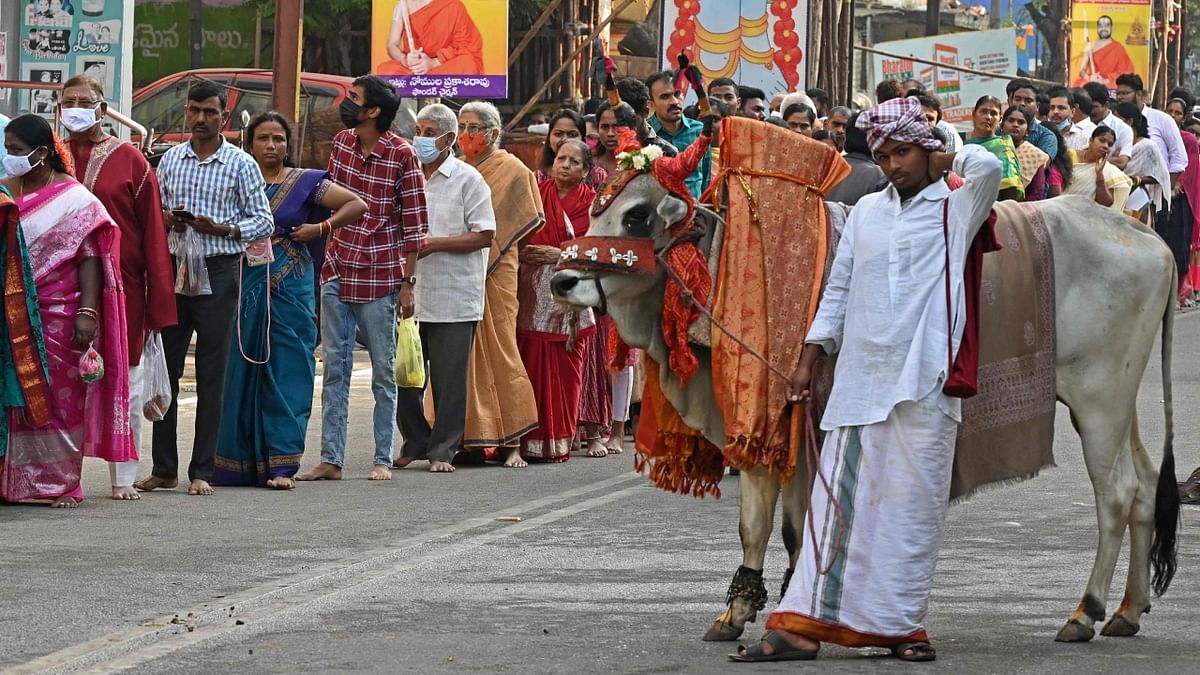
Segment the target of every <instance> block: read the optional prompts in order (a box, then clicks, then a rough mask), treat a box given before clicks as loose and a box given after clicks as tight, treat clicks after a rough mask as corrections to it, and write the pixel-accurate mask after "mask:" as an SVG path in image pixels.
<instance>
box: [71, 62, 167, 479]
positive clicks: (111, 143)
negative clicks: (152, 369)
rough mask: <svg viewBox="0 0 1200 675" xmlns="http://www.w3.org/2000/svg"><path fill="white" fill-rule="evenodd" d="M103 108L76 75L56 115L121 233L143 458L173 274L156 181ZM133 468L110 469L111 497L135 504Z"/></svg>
mask: <svg viewBox="0 0 1200 675" xmlns="http://www.w3.org/2000/svg"><path fill="white" fill-rule="evenodd" d="M107 111H108V105H107V104H106V103H105V102H104V88H103V86H102V85H101V84H100V81H99V80H97V79H96V78H94V77H91V76H89V75H78V76H76V77H73V78H71V79H69V80H67V82H66V84H64V85H63V91H62V98H60V99H59V114H60V117H61V119H62V122H63V125H64V126H66V127H67V129H69V130H70V131H71V137H70V139H69V140H68V141H67V147H68V148H69V149H70V151H71V158H72V159H73V160H74V162H75V175H76V177H77V178H78V179H79V180H80V181H81V182H82V183H83V185H84V187H86V188H87V189H88V190H90V191H91V192H92V194H94V195H96V198H97V199H99V200H100V203H101V204H104V208H105V209H107V210H108V213H109V215H110V216H112V219H113V220H115V221H116V222H117V226H118V227H120V228H121V283H122V284H123V285H124V287H125V321H126V324H127V325H128V330H129V401H130V410H129V426H130V429H131V430H132V432H133V442H134V446H135V447H136V448H137V450H138V452H139V453H140V452H141V450H142V403H143V401H142V365H141V358H142V347H143V346H145V344H146V337H147V335H148V334H150V333H153V332H157V331H160V330H162V329H163V328H166V327H167V326H174V325H175V322H176V317H175V278H174V277H175V275H174V274H173V272H172V268H171V255H170V253H169V252H168V251H167V228H166V226H165V225H164V224H163V220H162V203H161V202H160V198H159V192H158V179H157V178H155V176H154V171H152V170H151V169H150V163H149V162H147V161H146V158H145V157H144V156H142V153H141V152H140V151H139V150H138V149H137V148H136V147H134V146H133V145H131V144H130V143H127V142H125V141H122V140H121V139H119V138H116V137H113V136H109V135H108V134H107V133H105V132H104V129H103V128H101V126H100V121H101V120H102V119H104V115H105V113H106V112H107ZM114 374H115V373H114ZM137 466H138V463H137V460H132V461H129V462H122V463H120V464H110V465H109V474H110V475H111V477H112V498H113V499H138V492H137V490H135V489H134V487H133V479H134V478H135V474H136V473H137Z"/></svg>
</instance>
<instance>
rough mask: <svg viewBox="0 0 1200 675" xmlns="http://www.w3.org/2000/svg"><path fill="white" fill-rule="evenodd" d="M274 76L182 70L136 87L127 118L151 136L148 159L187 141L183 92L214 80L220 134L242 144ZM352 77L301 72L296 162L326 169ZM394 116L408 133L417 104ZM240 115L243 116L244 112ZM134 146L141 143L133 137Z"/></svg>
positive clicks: (266, 105)
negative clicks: (219, 92) (221, 109)
mask: <svg viewBox="0 0 1200 675" xmlns="http://www.w3.org/2000/svg"><path fill="white" fill-rule="evenodd" d="M273 77H274V75H273V73H272V72H271V71H270V70H256V69H252V68H199V69H195V70H185V71H182V72H179V73H175V74H174V75H168V76H167V77H164V78H162V79H161V80H158V81H157V82H154V83H151V84H148V85H146V86H145V87H142V88H141V89H138V90H137V91H136V92H134V94H133V109H132V111H131V112H132V115H131V116H132V117H133V119H135V120H137V121H138V122H139V123H141V124H142V125H143V126H144V127H146V129H148V130H149V131H150V133H151V134H152V135H153V139H152V142H151V144H150V153H151V161H152V162H153V163H157V157H160V156H161V155H162V153H164V152H166V151H167V149H168V148H170V147H171V146H174V145H178V144H179V143H182V142H185V141H187V139H188V138H189V137H190V136H191V133H190V132H189V131H187V129H186V127H185V124H184V115H183V111H184V108H185V107H186V105H187V92H188V88H189V87H191V85H192V83H194V82H196V81H197V80H209V81H212V82H215V83H217V84H219V85H221V86H222V87H224V88H225V90H226V91H227V92H228V96H229V106H228V110H229V113H230V115H229V121H228V122H226V125H225V128H224V129H223V130H222V132H223V133H224V134H225V138H226V139H227V140H229V141H230V142H233V143H240V142H241V131H242V125H243V120H244V119H250V118H252V117H254V116H255V115H257V114H258V113H261V112H265V111H267V110H270V109H271V108H272V105H271V93H272V88H273ZM353 82H354V78H351V77H342V76H340V75H323V74H321V73H301V74H300V118H299V123H298V124H297V128H296V129H295V130H294V132H293V133H294V135H295V136H296V138H295V143H296V149H297V152H296V157H295V158H296V161H297V163H298V164H299V165H300V166H302V167H309V168H325V167H326V166H327V165H328V162H329V151H330V145H331V143H332V141H333V136H334V135H335V134H336V133H337V132H338V131H341V130H342V128H343V127H342V122H341V117H340V116H339V114H338V106H340V105H341V103H342V100H343V99H345V98H346V94H347V93H348V92H349V91H350V87H351V85H352V84H353ZM400 110H401V111H400V114H398V115H397V116H396V119H397V125H396V126H394V127H393V128H397V129H398V131H399V132H400V133H404V131H405V129H406V128H407V130H408V132H407V135H408V136H411V135H412V129H413V127H414V126H415V122H416V101H414V100H411V99H405V100H404V101H403V102H402V103H401V108H400ZM243 113H244V114H243ZM132 140H133V141H134V142H135V143H137V142H139V141H140V140H141V139H140V138H139V137H138V136H137V135H135V136H134V138H133V139H132Z"/></svg>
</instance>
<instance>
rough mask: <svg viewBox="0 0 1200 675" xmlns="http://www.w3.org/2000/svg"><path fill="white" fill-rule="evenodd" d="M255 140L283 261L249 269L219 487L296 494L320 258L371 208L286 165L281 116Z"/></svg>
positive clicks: (229, 384) (251, 133) (275, 246)
mask: <svg viewBox="0 0 1200 675" xmlns="http://www.w3.org/2000/svg"><path fill="white" fill-rule="evenodd" d="M246 137H247V138H249V139H250V142H251V153H252V154H253V155H254V159H255V160H257V161H258V165H259V168H260V169H261V170H262V173H263V177H264V178H265V179H266V182H267V198H268V199H270V200H271V211H272V213H274V215H275V233H274V236H273V237H272V238H271V244H272V252H273V254H274V258H275V259H274V261H272V262H270V263H268V264H265V265H258V266H249V265H247V262H246V261H243V262H242V290H241V303H240V306H239V307H238V317H237V324H236V328H235V330H234V332H233V341H234V344H233V348H232V349H231V351H230V357H229V366H228V368H227V369H226V375H225V403H224V405H225V410H224V414H223V415H222V416H221V432H220V435H219V436H218V440H217V458H216V472H215V474H214V475H213V483H214V484H215V485H257V486H259V487H270V488H275V489H277V490H290V489H292V488H294V487H296V483H295V481H294V480H293V476H295V475H296V471H297V470H298V469H299V468H300V459H301V457H302V456H303V455H304V444H305V439H306V437H307V435H308V419H309V416H310V414H311V413H312V398H313V383H314V379H315V377H316V363H315V361H314V359H313V351H314V350H315V349H316V346H317V314H316V292H315V287H314V284H313V275H314V274H316V271H315V270H314V267H313V257H314V252H315V251H316V250H318V249H317V246H318V245H319V244H320V243H321V242H322V241H323V239H324V237H326V236H328V235H329V233H330V232H332V231H333V230H335V229H337V228H338V227H341V226H342V225H346V224H349V223H352V222H354V221H355V220H358V219H359V218H361V217H362V214H364V213H366V210H367V205H366V204H365V203H363V201H362V200H361V199H359V198H358V197H357V196H355V195H354V194H353V193H352V192H350V191H349V190H346V189H345V188H343V187H340V186H338V185H335V184H334V183H332V182H331V181H330V180H329V176H328V174H326V173H325V172H324V171H318V170H313V169H294V168H290V167H287V166H284V160H285V159H286V158H287V152H288V148H289V147H290V144H291V129H290V127H289V126H288V124H287V121H286V120H284V119H283V117H282V116H280V115H279V114H278V113H274V112H267V113H263V114H261V115H259V116H258V117H256V118H255V119H254V120H252V121H251V122H250V125H249V126H247V127H246ZM330 212H332V215H330ZM268 287H269V289H270V291H269V293H268Z"/></svg>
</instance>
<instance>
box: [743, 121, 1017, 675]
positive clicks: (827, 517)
mask: <svg viewBox="0 0 1200 675" xmlns="http://www.w3.org/2000/svg"><path fill="white" fill-rule="evenodd" d="M857 126H858V127H859V128H860V129H863V130H864V131H866V133H867V139H868V143H869V144H870V147H871V149H872V152H873V153H874V155H875V158H876V160H877V161H878V162H879V165H880V167H881V168H882V169H883V171H884V173H885V174H886V175H887V177H888V180H889V181H890V182H891V185H890V186H889V187H888V188H887V189H885V190H884V191H882V192H877V193H875V194H871V195H867V196H865V197H863V198H862V199H861V200H860V201H859V202H858V205H857V206H855V207H854V209H853V210H852V211H851V212H850V217H849V219H848V220H847V222H846V227H845V230H844V232H843V235H842V239H841V242H840V243H839V245H838V250H837V255H836V257H835V258H834V262H833V267H832V271H831V273H830V276H829V281H828V284H827V286H826V288H825V292H824V295H823V296H822V298H821V304H820V308H819V309H818V310H817V316H816V319H815V320H814V321H813V324H812V326H811V327H810V328H809V331H808V335H807V336H806V337H805V338H804V341H805V347H804V351H803V355H802V356H801V360H800V365H799V367H798V368H797V369H796V372H795V374H794V375H793V376H792V390H791V393H792V400H795V401H807V400H808V399H809V398H810V396H809V382H810V380H811V376H812V370H813V366H814V365H815V363H816V361H817V358H818V357H819V355H820V354H821V353H822V352H824V353H827V354H831V353H837V354H838V355H839V356H838V362H837V366H836V370H835V376H834V385H833V391H832V392H831V394H830V397H829V401H828V404H827V407H826V408H825V414H824V416H823V417H822V419H821V428H822V429H824V430H825V431H827V432H828V433H827V434H826V436H825V443H824V446H823V448H822V450H821V457H820V462H821V471H822V472H823V474H822V475H825V476H829V478H830V480H829V482H828V483H827V484H826V485H828V486H829V488H825V487H822V484H821V482H820V481H818V482H817V484H816V485H817V486H816V488H815V489H814V492H813V495H812V502H811V504H812V506H811V508H810V510H809V514H808V518H810V519H811V520H810V521H809V524H808V525H807V526H806V527H811V528H812V529H806V530H805V531H806V532H815V533H816V535H815V541H813V540H812V539H814V538H810V537H808V536H806V537H805V539H804V544H803V551H802V552H801V554H800V555H799V556H798V559H797V566H796V571H795V575H794V576H793V577H792V581H791V584H790V585H789V586H788V591H787V594H786V595H785V596H784V598H783V601H782V602H781V603H780V605H779V608H778V609H777V610H776V611H775V612H774V613H772V614H771V617H770V619H769V620H768V621H767V628H768V630H769V631H770V632H769V633H767V635H766V636H764V638H763V642H762V643H761V644H758V645H754V646H751V647H749V648H745V647H743V648H741V649H740V651H739V653H738V654H736V655H733V656H732V657H731V658H733V659H734V660H740V661H756V660H766V659H767V657H775V658H774V659H770V660H783V659H796V660H800V659H810V658H813V657H814V656H815V655H816V652H817V649H818V648H819V646H820V644H819V643H820V642H821V641H829V642H835V643H837V644H842V645H846V646H853V647H865V646H877V647H888V648H891V649H892V650H893V653H894V654H895V655H896V656H897V657H899V658H900V659H902V660H905V661H932V660H933V659H934V658H935V656H936V654H935V652H934V649H933V647H932V646H931V645H930V644H929V636H928V635H927V634H926V632H925V629H924V627H923V626H922V621H923V620H924V617H925V612H926V609H927V607H928V605H929V593H930V590H931V588H932V586H933V571H934V566H935V563H936V560H937V551H938V547H939V546H940V543H941V533H942V524H943V521H944V519H945V514H946V507H947V497H946V495H947V494H949V490H950V474H951V467H952V465H953V461H954V444H955V435H956V433H957V430H958V423H959V421H960V419H961V406H960V401H959V400H958V399H955V398H950V397H948V396H946V395H945V394H944V393H943V392H942V385H943V383H944V382H945V381H946V378H947V376H948V371H949V365H950V362H951V361H952V359H953V353H952V351H953V350H954V349H957V345H958V344H959V343H960V341H961V339H962V334H963V325H964V322H963V315H964V312H965V293H966V291H965V289H964V284H963V281H962V279H963V269H964V265H965V260H966V258H967V251H968V249H969V248H970V246H971V243H972V241H973V240H974V238H975V235H976V234H977V233H978V232H979V231H980V229H981V228H982V226H983V225H984V223H985V221H986V220H987V217H988V212H989V210H990V209H991V207H992V204H993V203H994V201H995V199H996V193H997V191H998V190H999V187H1000V177H1001V166H1000V161H999V160H998V159H996V157H995V156H994V155H992V154H991V153H990V152H988V151H987V150H984V149H983V148H982V147H979V146H974V145H968V146H966V147H965V148H963V150H962V151H960V152H958V153H944V152H943V151H942V150H943V149H944V145H943V144H942V141H940V140H939V139H937V138H936V137H935V136H934V133H933V131H932V129H931V128H930V126H929V124H928V123H927V122H926V120H925V116H924V110H923V109H922V107H921V105H920V103H919V102H918V101H917V99H915V98H903V99H895V100H892V101H889V102H887V103H884V104H882V105H880V106H877V107H875V108H872V109H870V110H868V111H865V112H864V113H862V114H861V115H860V116H859V119H858V122H857ZM947 171H954V173H956V174H958V175H959V176H962V177H963V178H964V179H965V181H966V184H965V185H964V186H963V187H961V188H960V189H958V190H956V191H955V192H953V193H951V192H950V188H949V187H948V186H947V184H946V181H945V180H943V176H944V175H945V174H946V172H947ZM943 209H946V210H945V211H944V210H943ZM943 214H946V215H943ZM947 258H949V265H947ZM947 267H948V268H949V269H947ZM948 272H949V273H950V279H949V281H948V280H947V277H946V274H947V273H948ZM947 283H949V284H950V287H951V288H952V289H953V290H951V292H950V295H951V298H952V299H951V301H947V297H946V289H947V286H946V284H947ZM952 307H953V311H951V308H952ZM951 342H952V343H953V347H952V346H951V345H950V344H948V343H951ZM835 503H836V504H838V505H839V506H838V512H837V515H836V517H834V515H833V514H831V513H830V510H831V508H833V507H832V506H831V505H832V504H835ZM834 520H836V521H837V522H838V525H837V527H832V526H830V525H829V523H830V522H833V521H834ZM814 546H815V547H816V549H815V550H814ZM834 550H840V553H839V554H837V555H839V556H840V557H838V559H837V562H836V563H833V564H830V561H829V560H828V559H827V558H826V556H827V555H828V554H829V553H830V552H831V551H834ZM816 551H820V552H821V556H820V557H821V560H822V561H823V562H818V561H817V560H816V558H817V557H818V556H816V555H815V553H816ZM825 567H828V568H829V569H828V570H826V569H824V568H825Z"/></svg>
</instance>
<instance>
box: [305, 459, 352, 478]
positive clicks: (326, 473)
mask: <svg viewBox="0 0 1200 675" xmlns="http://www.w3.org/2000/svg"><path fill="white" fill-rule="evenodd" d="M341 479H342V467H340V466H338V465H336V464H328V463H326V462H321V463H320V464H318V465H316V466H315V467H313V468H312V469H311V470H310V471H308V472H307V473H302V474H300V475H299V476H296V480H341Z"/></svg>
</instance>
